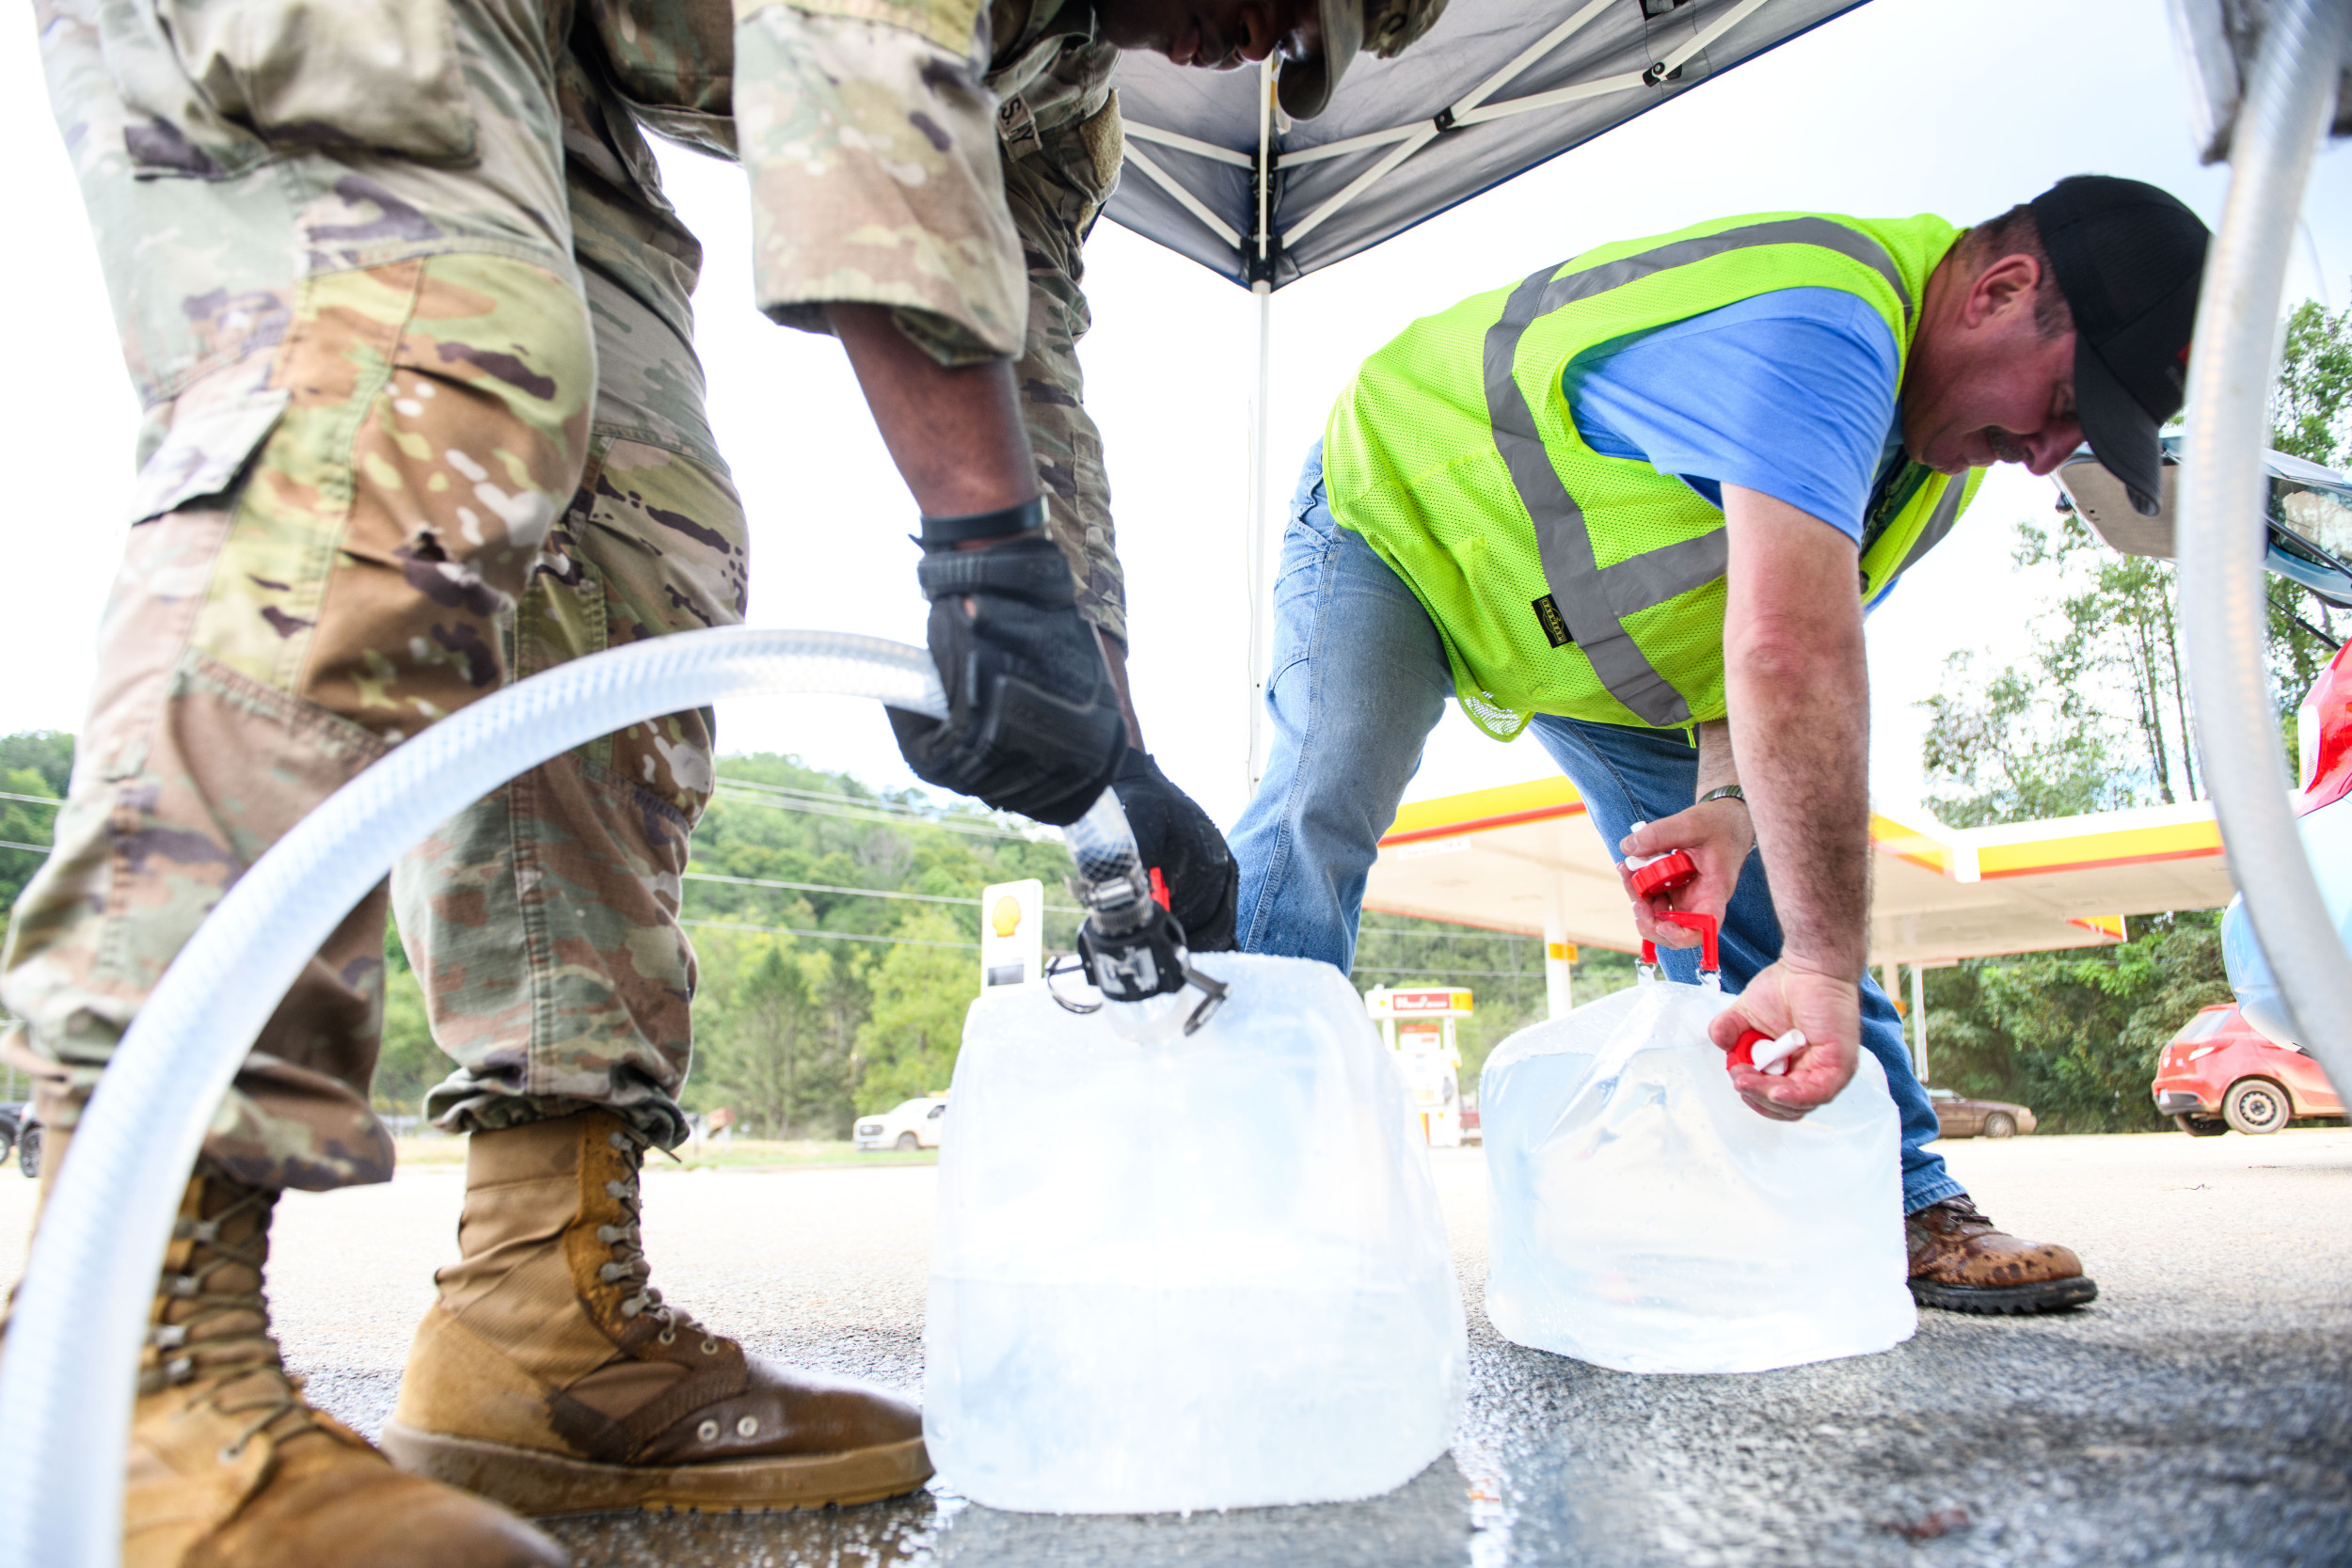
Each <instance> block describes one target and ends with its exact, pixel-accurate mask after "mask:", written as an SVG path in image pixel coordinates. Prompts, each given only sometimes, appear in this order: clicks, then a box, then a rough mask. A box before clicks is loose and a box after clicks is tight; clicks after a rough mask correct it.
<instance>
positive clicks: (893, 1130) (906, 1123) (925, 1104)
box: [854, 1094, 947, 1154]
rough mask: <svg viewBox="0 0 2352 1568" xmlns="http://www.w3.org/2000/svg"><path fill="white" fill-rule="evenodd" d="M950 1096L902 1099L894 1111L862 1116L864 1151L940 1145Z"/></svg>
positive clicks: (857, 1134) (906, 1150) (860, 1146)
mask: <svg viewBox="0 0 2352 1568" xmlns="http://www.w3.org/2000/svg"><path fill="white" fill-rule="evenodd" d="M946 1117H947V1097H946V1095H944V1094H934V1095H926V1096H925V1097H924V1098H922V1099H921V1100H909V1101H901V1102H900V1103H899V1104H898V1107H897V1108H896V1109H894V1110H891V1111H887V1112H884V1113H883V1114H882V1115H881V1116H878V1117H859V1118H858V1123H857V1130H856V1132H855V1134H854V1135H855V1137H856V1139H857V1147H858V1149H859V1151H860V1152H862V1153H867V1154H870V1153H873V1152H875V1151H876V1150H878V1149H884V1148H895V1149H898V1150H899V1151H900V1152H902V1153H912V1152H914V1150H915V1149H918V1148H938V1147H939V1133H940V1130H941V1129H942V1128H943V1127H944V1126H946Z"/></svg>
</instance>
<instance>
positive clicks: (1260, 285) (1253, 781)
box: [1242, 55, 1280, 801]
mask: <svg viewBox="0 0 2352 1568" xmlns="http://www.w3.org/2000/svg"><path fill="white" fill-rule="evenodd" d="M1279 60H1280V56H1279V55H1268V56H1267V57H1266V58H1265V59H1264V60H1263V62H1261V63H1260V65H1259V67H1258V180H1257V184H1258V225H1257V232H1256V233H1255V234H1254V235H1252V236H1251V238H1252V241H1253V243H1254V244H1255V245H1256V246H1257V255H1256V256H1255V257H1254V258H1250V257H1245V258H1244V259H1245V260H1246V261H1254V264H1255V270H1256V271H1257V273H1258V276H1257V277H1255V278H1253V279H1252V280H1251V282H1250V285H1249V292H1250V293H1252V294H1254V295H1256V296H1257V304H1258V353H1257V359H1258V377H1257V381H1256V382H1255V384H1254V386H1255V395H1254V396H1252V397H1251V399H1250V400H1249V401H1250V409H1249V522H1248V539H1247V542H1246V547H1247V548H1248V551H1249V559H1248V562H1247V568H1248V569H1247V570H1246V571H1244V572H1243V574H1242V581H1243V582H1244V583H1246V584H1248V592H1249V754H1248V759H1247V763H1248V766H1247V768H1246V776H1245V778H1244V779H1243V781H1242V782H1243V784H1245V786H1246V787H1245V788H1244V789H1243V791H1242V799H1243V800H1244V801H1248V800H1249V799H1250V798H1251V797H1252V796H1254V795H1256V794H1257V793H1258V781H1259V780H1260V779H1262V778H1263V777H1264V776H1265V684H1266V674H1267V671H1266V662H1267V658H1266V609H1267V605H1268V602H1269V601H1270V600H1271V599H1272V597H1273V592H1272V590H1273V583H1272V581H1271V579H1270V578H1269V577H1268V575H1267V572H1266V507H1265V487H1266V461H1267V456H1268V453H1267V450H1266V449H1267V447H1268V446H1269V445H1270V444H1271V436H1270V435H1269V428H1270V421H1271V418H1272V414H1273V410H1272V408H1271V406H1270V404H1271V401H1272V380H1273V357H1274V279H1273V277H1271V276H1270V273H1271V271H1272V269H1271V268H1269V267H1267V265H1266V258H1267V256H1268V254H1269V253H1270V251H1271V243H1272V214H1273V203H1274V192H1273V188H1272V187H1273V184H1274V176H1273V164H1274V89H1275V73H1276V71H1279V69H1280V67H1279Z"/></svg>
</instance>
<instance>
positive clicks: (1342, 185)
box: [1104, 0, 1861, 289]
mask: <svg viewBox="0 0 2352 1568" xmlns="http://www.w3.org/2000/svg"><path fill="white" fill-rule="evenodd" d="M1860 3H1861V0H1581V3H1578V0H1570V3H1568V4H1557V3H1555V4H1549V5H1524V4H1515V3H1513V0H1451V3H1450V4H1449V5H1448V6H1447V8H1446V10H1445V14H1444V15H1442V16H1441V17H1439V18H1438V24H1437V25H1436V26H1435V27H1433V28H1431V29H1430V32H1429V34H1428V36H1427V37H1425V38H1423V39H1422V40H1421V41H1419V42H1418V43H1416V44H1414V45H1413V46H1412V47H1411V48H1410V49H1408V50H1406V52H1405V53H1404V54H1403V55H1399V56H1398V57H1397V58H1395V59H1393V60H1382V59H1376V58H1375V57H1373V56H1372V55H1362V56H1360V57H1359V59H1358V60H1357V61H1356V63H1355V65H1354V66H1353V67H1351V68H1350V69H1349V71H1348V73H1347V75H1346V76H1345V77H1344V78H1343V80H1342V82H1341V84H1340V87H1339V90H1338V91H1337V92H1336V93H1334V94H1333V96H1332V100H1331V104H1330V107H1329V108H1327V110H1326V111H1325V112H1324V113H1323V114H1321V115H1319V116H1317V117H1316V118H1315V119H1311V120H1300V121H1297V122H1296V123H1295V124H1294V123H1291V122H1288V121H1287V120H1285V119H1283V118H1282V117H1281V116H1280V113H1279V110H1276V109H1273V108H1272V107H1271V105H1270V103H1268V97H1269V95H1268V94H1267V92H1266V90H1265V88H1266V86H1267V76H1266V73H1265V72H1263V71H1222V72H1217V71H1196V70H1187V69H1184V68H1181V67H1178V66H1176V65H1174V64H1171V63H1170V62H1169V61H1168V60H1167V59H1166V58H1164V57H1163V56H1161V55H1148V54H1141V53H1136V54H1130V55H1127V56H1126V57H1125V58H1124V59H1122V60H1121V61H1120V67H1119V78H1118V82H1119V99H1120V119H1123V120H1124V121H1125V123H1126V133H1127V138H1128V139H1127V161H1128V162H1129V163H1130V164H1132V165H1134V166H1135V172H1136V173H1139V174H1141V175H1142V176H1143V177H1144V178H1142V179H1136V178H1132V177H1131V178H1129V179H1127V180H1125V181H1123V182H1121V183H1120V189H1119V192H1118V194H1117V195H1116V196H1114V197H1113V198H1111V201H1110V204H1109V205H1108V206H1107V207H1106V208H1105V209H1104V212H1105V213H1106V214H1107V215H1108V216H1109V217H1110V218H1111V219H1112V221H1114V222H1116V223H1120V224H1122V225H1124V226H1125V227H1127V228H1129V229H1132V230H1135V231H1136V233H1138V234H1142V235H1144V236H1146V237H1148V238H1150V239H1154V240H1157V241H1159V242H1160V243H1161V244H1162V245H1167V246H1168V247H1169V248H1170V249H1172V250H1176V251H1179V252H1181V253H1183V254H1184V255H1186V256H1189V257H1191V258H1192V259H1193V260H1194V261H1198V262H1200V264H1201V265H1202V266H1204V267H1207V268H1208V269H1209V270H1210V271H1212V272H1215V273H1217V274H1220V275H1221V276H1223V277H1231V278H1232V279H1233V280H1234V281H1235V282H1237V283H1240V284H1242V285H1244V286H1245V287H1247V286H1250V285H1252V284H1256V283H1260V282H1263V283H1264V284H1266V285H1267V286H1268V287H1269V288H1270V289H1279V288H1280V287H1282V286H1283V285H1284V284H1286V283H1291V282H1295V281H1296V280H1297V279H1298V278H1300V277H1304V276H1305V275H1306V274H1308V273H1311V272H1313V271H1315V270H1316V269H1317V268H1319V267H1327V266H1329V265H1330V264H1331V263H1332V262H1334V261H1343V260H1345V259H1346V258H1348V257H1350V256H1353V255H1355V254H1356V253H1357V252H1358V251H1359V250H1365V249H1369V248H1370V247H1371V246H1373V245H1378V244H1379V243H1380V242H1381V241H1383V240H1385V239H1388V238H1389V237H1390V236H1391V235H1393V234H1396V233H1398V232H1400V231H1401V230H1406V229H1409V228H1411V227H1412V226H1413V225H1414V224H1417V223H1419V222H1421V221H1422V219H1423V218H1426V217H1431V216H1434V215H1436V214H1438V213H1441V212H1443V211H1445V210H1446V209H1447V208H1449V207H1451V206H1453V205H1454V203H1456V202H1458V201H1463V200H1466V199H1468V198H1470V197H1473V196H1476V195H1477V194H1478V193H1479V192H1481V191H1483V190H1486V189H1487V188H1488V187H1490V186H1493V185H1497V184H1500V183H1501V182H1503V181H1505V180H1508V179H1510V178H1511V177H1512V176H1513V175H1516V174H1520V173H1523V172H1525V171H1526V170H1528V169H1530V168H1533V167H1534V166H1535V165H1537V164H1540V163H1542V162H1544V161H1545V160H1546V159H1548V158H1550V157H1552V156H1554V155H1555V154H1557V153H1561V152H1565V151H1566V150H1568V149H1570V148H1572V147H1576V146H1580V145H1581V144H1582V143H1584V142H1587V141H1590V140H1591V139H1592V138H1593V137H1595V136H1597V135H1600V134H1601V133H1602V132H1604V131H1608V130H1611V129H1613V127H1615V126H1618V125H1622V124H1623V123H1625V122H1626V121H1627V120H1629V119H1632V118H1633V117H1634V116H1636V115H1638V114H1641V113H1642V112H1643V111H1644V110H1646V109H1650V108H1654V107H1656V106H1657V105H1658V104H1660V103H1664V102H1665V101H1666V100H1667V99H1669V98H1673V97H1676V96H1677V95H1678V94H1681V93H1684V92H1688V91H1690V90H1691V89H1692V87H1697V86H1698V85H1699V84H1700V83H1702V82H1704V81H1706V80H1707V79H1708V77H1710V76H1712V75H1715V74H1717V73H1719V72H1721V71H1728V70H1730V69H1731V68H1732V67H1733V66H1735V65H1738V64H1739V63H1740V62H1741V61H1742V60H1746V59H1751V58H1753V57H1754V56H1756V55H1760V54H1762V53H1764V52H1765V51H1766V50H1768V49H1771V48H1772V47H1773V46H1774V45H1775V44H1778V43H1780V42H1782V41H1783V40H1787V39H1789V38H1793V37H1795V36H1796V35H1797V34H1799V33H1802V32H1804V31H1806V30H1808V29H1810V28H1812V27H1814V26H1816V25H1818V24H1820V23H1822V22H1824V21H1827V20H1828V19H1829V18H1831V17H1834V16H1836V15H1837V14H1839V13H1840V12H1842V11H1846V10H1851V9H1852V8H1854V7H1855V6H1857V5H1859V4H1860ZM1269 169H1270V170H1271V171H1272V174H1273V178H1272V180H1271V181H1270V182H1268V181H1265V180H1263V178H1262V174H1263V171H1266V170H1269ZM1262 191H1263V194H1264V195H1265V197H1266V199H1265V201H1264V204H1263V206H1262V205H1261V204H1260V196H1261V193H1262Z"/></svg>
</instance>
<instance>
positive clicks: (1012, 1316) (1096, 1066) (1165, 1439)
mask: <svg viewBox="0 0 2352 1568" xmlns="http://www.w3.org/2000/svg"><path fill="white" fill-rule="evenodd" d="M1191 962H1192V963H1193V964H1194V965H1196V966H1197V967H1198V968H1199V969H1200V970H1202V971H1205V972H1206V973H1208V974H1210V975H1212V976H1214V977H1215V978H1216V979H1218V980H1222V981H1223V982H1225V983H1226V985H1227V986H1228V987H1229V988H1230V994H1229V996H1228V998H1227V1000H1226V1001H1225V1003H1224V1006H1222V1007H1221V1008H1219V1009H1217V1010H1216V1012H1215V1013H1214V1014H1213V1015H1212V1016H1211V1017H1210V1018H1209V1019H1208V1021H1207V1022H1205V1023H1203V1024H1201V1025H1200V1028H1199V1029H1198V1030H1197V1032H1194V1033H1191V1034H1186V1033H1185V1032H1184V1024H1185V1022H1186V1018H1187V1016H1188V1015H1189V1014H1190V1013H1191V1012H1192V1011H1193V1006H1192V1004H1193V1002H1194V1001H1196V1000H1197V997H1194V996H1191V995H1183V996H1163V997H1159V998H1157V999H1155V1000H1154V1001H1152V1002H1149V1003H1143V1004H1136V1005H1132V1006H1120V1005H1116V1004H1111V1005H1105V1006H1104V1007H1102V1009H1101V1010H1100V1011H1097V1012H1094V1013H1092V1014H1089V1015H1087V1016H1084V1017H1081V1016H1077V1015H1074V1014H1073V1013H1071V1012H1068V1011H1065V1010H1064V1009H1063V1008H1062V1007H1061V1006H1058V1005H1057V1003H1056V1001H1055V999H1054V997H1053V996H1052V995H1051V994H1049V992H1048V990H1047V987H1046V986H1045V985H1043V984H1041V983H1032V984H1029V985H1022V986H1005V987H1000V988H997V989H995V990H990V991H987V992H985V993H983V994H982V996H981V997H980V999H979V1000H978V1001H977V1002H975V1003H974V1004H973V1005H972V1010H971V1013H970V1015H969V1017H968V1018H967V1020H966V1022H965V1025H964V1036H963V1049H962V1053H961V1056H960V1057H959V1059H958V1060H957V1063H956V1071H955V1082H954V1087H953V1090H952V1094H953V1099H952V1103H953V1104H954V1106H955V1108H956V1109H955V1117H954V1122H953V1131H952V1132H951V1133H950V1134H949V1135H948V1137H947V1138H946V1145H945V1148H944V1149H943V1150H942V1154H941V1159H940V1169H939V1224H938V1229H937V1233H936V1236H935V1239H934V1241H933V1243H932V1251H931V1280H930V1316H929V1321H928V1323H927V1325H926V1327H925V1331H924V1350H925V1354H926V1357H927V1365H926V1370H925V1374H924V1385H923V1434H924V1438H925V1440H926V1441H927V1443H928V1444H929V1445H930V1454H931V1460H932V1463H933V1464H935V1465H937V1466H938V1469H939V1474H940V1477H941V1480H942V1481H943V1483H944V1484H946V1486H948V1487H950V1488H952V1489H953V1490H954V1491H956V1492H958V1493H960V1494H961V1495H962V1496H964V1497H970V1498H972V1499H974V1500H976V1501H978V1502H982V1503H986V1504H989V1505H991V1506H993V1507H997V1508H1009V1509H1023V1510H1029V1511H1033V1512H1046V1513H1152V1512H1160V1511H1168V1510H1180V1509H1205V1508H1236V1507H1247V1506H1256V1505H1264V1504H1279V1503H1307V1502H1334V1501H1343V1500H1347V1499H1353V1498H1359V1497H1372V1496H1375V1495H1376V1494H1378V1493H1382V1492H1386V1491H1389V1490H1391V1489H1392V1488H1394V1487H1397V1486H1400V1485H1402V1484H1403V1483H1404V1482H1406V1481H1409V1480H1410V1479H1411V1478H1412V1477H1413V1476H1415V1475H1417V1474H1418V1473H1420V1471H1421V1470H1422V1469H1423V1468H1424V1467H1426V1466H1427V1465H1428V1464H1429V1463H1430V1462H1431V1461H1432V1460H1434V1459H1436V1458H1437V1457H1438V1455H1439V1454H1441V1453H1443V1452H1444V1451H1445V1449H1446V1448H1447V1446H1448V1445H1449V1444H1450V1443H1451V1442H1452V1441H1453V1436H1454V1423H1455V1420H1456V1418H1458V1417H1459V1415H1460V1412H1461V1406H1462V1397H1463V1391H1464V1386H1465V1379H1466V1367H1467V1356H1468V1342H1467V1339H1466V1338H1465V1335H1464V1330H1463V1319H1462V1303H1461V1293H1460V1291H1459V1289H1458V1287H1457V1286H1456V1284H1455V1281H1454V1269H1453V1262H1452V1259H1451V1257H1450V1255H1449V1252H1448V1249H1447V1245H1446V1236H1445V1227H1444V1222H1443V1220H1442V1218H1441V1217H1440V1216H1439V1214H1438V1202H1437V1193H1436V1189H1435V1187H1434V1186H1433V1185H1432V1183H1431V1180H1430V1175H1429V1165H1428V1151H1427V1149H1426V1148H1424V1147H1423V1146H1422V1141H1421V1136H1420V1132H1419V1129H1418V1124H1417V1123H1414V1122H1411V1121H1410V1120H1409V1118H1408V1116H1407V1107H1406V1100H1405V1092H1404V1088H1403V1085H1402V1082H1401V1080H1400V1079H1399V1077H1398V1075H1397V1072H1396V1070H1395V1069H1394V1068H1393V1067H1392V1066H1391V1063H1390V1062H1389V1060H1388V1053H1387V1052H1386V1051H1385V1050H1384V1049H1383V1048H1382V1046H1381V1044H1380V1040H1379V1037H1378V1036H1377V1035H1376V1034H1375V1033H1374V1031H1373V1027H1372V1024H1371V1022H1370V1020H1369V1019H1368V1018H1367V1017H1366V1016H1365V1013H1364V1006H1363V1002H1362V1000H1361V999H1360V998H1359V997H1358V996H1357V994H1356V992H1355V991H1354V990H1353V989H1352V988H1350V987H1349V985H1348V983H1347V980H1346V978H1345V976H1343V975H1342V974H1340V972H1339V971H1338V970H1336V969H1333V968H1332V967H1331V966H1329V965H1328V964H1323V963H1314V962H1310V961H1308V960H1305V959H1299V958H1264V957H1256V956H1245V955H1240V954H1232V953H1215V954H1200V955H1194V956H1193V957H1192V958H1191Z"/></svg>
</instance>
